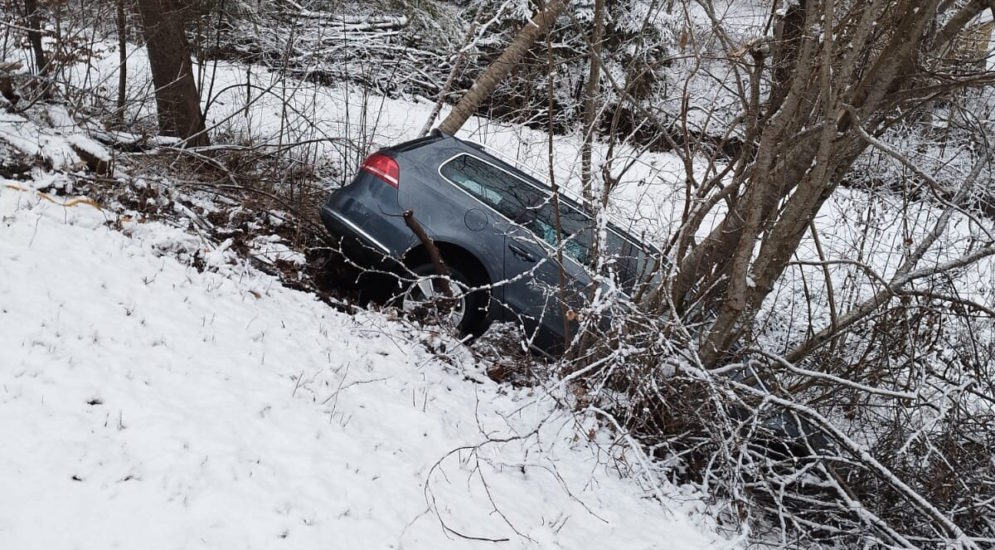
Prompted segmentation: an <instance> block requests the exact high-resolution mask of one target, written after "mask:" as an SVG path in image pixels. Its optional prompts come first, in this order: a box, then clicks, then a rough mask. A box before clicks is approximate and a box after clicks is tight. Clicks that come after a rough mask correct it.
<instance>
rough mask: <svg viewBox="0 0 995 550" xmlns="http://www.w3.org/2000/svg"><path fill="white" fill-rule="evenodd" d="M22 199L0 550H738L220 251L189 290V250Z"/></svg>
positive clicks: (1, 242)
mask: <svg viewBox="0 0 995 550" xmlns="http://www.w3.org/2000/svg"><path fill="white" fill-rule="evenodd" d="M24 185H25V182H16V183H15V182H12V181H4V180H0V434H2V437H3V441H2V443H0V548H10V549H31V548H39V549H46V550H50V549H60V548H82V549H87V548H93V549H108V548H143V549H156V548H171V549H172V548H238V549H247V548H280V547H285V548H295V549H298V548H319V547H320V548H343V549H356V548H398V549H402V548H406V549H437V548H567V549H583V548H591V549H604V548H619V549H649V548H668V549H680V548H688V549H692V548H694V549H698V548H726V547H732V546H736V545H737V544H738V543H737V542H736V541H732V542H730V541H728V540H726V539H725V538H723V537H722V536H720V535H717V534H716V533H717V532H719V530H718V528H717V526H716V525H715V524H714V522H712V521H711V520H710V519H708V515H707V510H706V508H705V506H704V504H703V503H702V501H701V497H700V495H699V494H697V493H695V492H694V491H693V490H691V489H689V488H685V487H675V486H673V485H671V484H669V483H668V482H667V481H666V480H664V479H662V478H661V477H659V476H658V472H655V471H653V470H649V469H647V468H646V467H645V466H644V463H643V462H642V461H641V460H640V457H639V456H638V455H636V454H634V452H633V451H632V450H631V449H625V448H623V446H621V445H614V446H613V445H611V437H612V435H611V434H609V433H608V432H607V431H605V430H603V429H600V428H598V427H596V423H595V421H594V420H593V419H591V418H583V419H579V418H576V417H575V416H574V415H573V414H571V413H570V412H569V411H567V410H564V409H563V408H558V407H556V406H555V405H554V399H553V398H552V397H551V394H550V393H547V392H545V391H542V390H514V389H512V388H509V387H503V386H499V385H497V384H495V383H494V382H492V381H490V380H489V379H488V378H487V377H486V376H483V375H482V373H481V368H482V367H481V365H479V364H478V363H475V362H474V360H473V359H472V357H470V356H469V355H468V354H467V353H466V352H465V351H463V350H462V348H460V347H458V346H449V349H450V350H455V351H451V352H450V353H449V354H448V355H445V354H442V355H441V356H440V355H439V354H434V353H432V352H430V351H429V350H430V348H437V347H438V346H439V342H440V341H443V339H442V338H441V337H439V336H438V335H433V334H432V333H431V332H429V331H425V330H421V329H417V328H416V327H412V326H410V325H405V324H402V323H400V322H396V321H392V320H390V319H388V317H387V316H385V315H382V314H379V313H374V312H362V313H360V314H358V315H355V316H350V315H346V314H343V313H340V312H338V311H336V310H334V309H332V308H331V307H329V306H327V305H325V304H323V303H321V302H319V301H317V300H316V299H314V297H312V296H311V295H308V294H305V293H301V292H297V291H292V290H288V289H286V288H283V287H281V286H279V284H278V282H277V281H276V280H275V279H273V278H271V277H269V276H267V275H263V274H261V273H259V272H257V271H254V270H253V269H251V268H250V267H247V266H246V265H245V264H243V263H241V262H240V261H238V260H237V259H236V258H235V257H234V256H233V255H232V254H231V253H230V252H226V251H223V250H213V251H211V250H207V251H206V252H207V254H206V258H207V264H208V266H209V268H208V269H207V270H205V271H203V272H198V270H197V269H195V268H193V267H190V266H188V265H185V264H184V263H181V262H180V261H178V260H177V259H176V253H177V251H180V250H193V249H197V248H205V247H209V245H207V244H205V243H203V242H201V241H200V240H199V239H198V238H197V237H195V236H192V235H191V234H188V233H186V232H184V231H181V230H179V229H177V228H174V227H170V226H167V225H163V224H160V223H148V224H138V223H135V222H133V221H130V220H128V219H127V218H121V217H119V214H118V213H115V212H112V211H107V210H98V209H96V208H94V207H92V206H91V205H89V204H87V203H85V202H76V203H75V206H72V207H66V206H61V205H59V204H57V203H55V202H52V201H49V200H44V198H43V197H42V196H41V195H39V194H38V193H37V192H35V191H34V190H32V189H30V188H28V187H24ZM108 221H117V222H118V223H119V224H120V225H121V226H122V227H123V230H122V231H116V230H114V229H112V228H110V227H109V226H108V224H107V222H108ZM557 391H558V390H555V389H554V391H553V393H552V395H556V392H557ZM620 471H621V472H624V473H625V474H627V475H625V476H622V475H620V474H619V472H620ZM479 539H495V540H505V539H506V541H505V542H503V543H501V544H498V545H495V544H494V543H492V542H488V541H484V540H479Z"/></svg>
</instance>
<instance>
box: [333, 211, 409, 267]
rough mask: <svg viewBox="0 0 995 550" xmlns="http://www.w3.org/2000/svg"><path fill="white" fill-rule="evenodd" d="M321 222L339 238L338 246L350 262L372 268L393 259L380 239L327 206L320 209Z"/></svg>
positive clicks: (388, 249)
mask: <svg viewBox="0 0 995 550" xmlns="http://www.w3.org/2000/svg"><path fill="white" fill-rule="evenodd" d="M321 221H322V223H324V224H325V229H328V231H329V232H330V233H331V234H332V235H335V236H337V237H339V246H340V247H341V249H342V252H343V253H344V254H345V255H346V256H347V257H348V258H349V259H350V260H352V261H354V262H357V263H359V264H361V265H362V266H364V267H372V266H376V265H379V264H381V263H382V262H384V261H385V260H387V259H390V258H393V254H392V253H391V250H390V248H388V247H387V245H386V244H384V243H383V242H381V240H380V239H377V238H376V237H374V236H373V235H371V234H370V233H369V232H368V231H366V230H364V229H363V228H362V227H361V226H360V225H359V224H358V223H357V222H355V221H353V220H351V219H349V216H348V215H346V214H343V213H341V212H338V211H337V210H335V209H334V208H332V207H330V206H329V205H325V206H323V207H322V208H321Z"/></svg>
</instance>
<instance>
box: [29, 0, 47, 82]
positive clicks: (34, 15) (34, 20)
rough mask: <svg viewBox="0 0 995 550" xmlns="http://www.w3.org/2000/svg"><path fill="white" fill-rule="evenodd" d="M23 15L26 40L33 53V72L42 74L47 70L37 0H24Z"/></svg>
mask: <svg viewBox="0 0 995 550" xmlns="http://www.w3.org/2000/svg"><path fill="white" fill-rule="evenodd" d="M24 15H25V17H27V19H28V29H30V30H28V42H29V43H30V44H31V50H32V51H33V52H34V54H35V71H36V72H35V74H38V75H43V74H45V72H46V71H47V70H48V64H47V63H46V62H45V50H44V49H42V43H41V12H39V11H38V2H37V0H24Z"/></svg>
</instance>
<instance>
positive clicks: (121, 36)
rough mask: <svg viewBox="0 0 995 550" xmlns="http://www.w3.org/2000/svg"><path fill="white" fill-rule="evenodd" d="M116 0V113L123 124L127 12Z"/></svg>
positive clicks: (126, 63) (126, 57) (122, 2)
mask: <svg viewBox="0 0 995 550" xmlns="http://www.w3.org/2000/svg"><path fill="white" fill-rule="evenodd" d="M125 1H126V0H117V49H118V67H117V70H118V74H117V114H116V117H117V119H118V123H119V124H124V102H125V99H126V98H125V96H126V92H127V83H128V12H127V10H126V9H125V6H124V3H125Z"/></svg>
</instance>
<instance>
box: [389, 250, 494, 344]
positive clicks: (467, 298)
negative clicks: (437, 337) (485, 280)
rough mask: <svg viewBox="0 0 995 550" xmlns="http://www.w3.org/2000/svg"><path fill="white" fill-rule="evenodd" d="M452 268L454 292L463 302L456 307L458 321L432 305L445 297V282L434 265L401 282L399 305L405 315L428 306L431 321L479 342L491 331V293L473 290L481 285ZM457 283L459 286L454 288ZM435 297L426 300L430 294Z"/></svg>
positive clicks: (397, 301) (414, 273)
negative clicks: (440, 297)
mask: <svg viewBox="0 0 995 550" xmlns="http://www.w3.org/2000/svg"><path fill="white" fill-rule="evenodd" d="M448 267H449V282H450V288H452V290H453V292H454V293H456V294H457V295H458V299H459V301H460V303H459V304H457V305H456V306H455V309H456V311H457V312H458V318H454V316H453V315H451V314H449V313H448V312H447V311H443V310H442V309H436V308H435V307H434V306H431V305H430V304H428V303H429V302H431V301H432V300H433V299H434V297H435V296H440V295H442V293H443V287H442V285H441V284H440V283H441V281H442V280H443V279H444V278H443V277H442V276H440V275H439V274H438V272H437V271H436V269H435V266H434V265H432V264H422V265H419V266H416V267H415V268H413V269H411V271H410V274H409V276H408V277H404V278H403V279H402V281H401V291H400V293H398V295H397V296H396V297H395V303H396V305H397V306H398V307H400V308H401V310H402V311H405V312H407V313H413V312H414V311H415V310H416V309H417V308H419V307H424V306H428V307H429V308H430V310H429V311H428V312H427V313H428V315H427V316H428V317H434V319H433V320H434V321H435V322H438V323H439V324H440V325H444V326H452V327H455V328H456V329H457V330H458V331H459V333H460V334H461V335H463V336H470V337H471V338H476V337H478V336H480V335H481V334H483V333H484V331H486V330H487V327H488V326H489V325H490V317H489V316H488V310H489V308H490V292H489V291H488V290H487V289H476V290H470V289H471V288H473V287H474V286H479V283H474V282H472V281H471V280H470V278H469V277H467V276H466V275H464V273H463V271H462V270H460V269H459V268H458V267H457V266H448ZM454 283H455V284H454ZM429 293H431V294H434V296H426V294H429Z"/></svg>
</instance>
